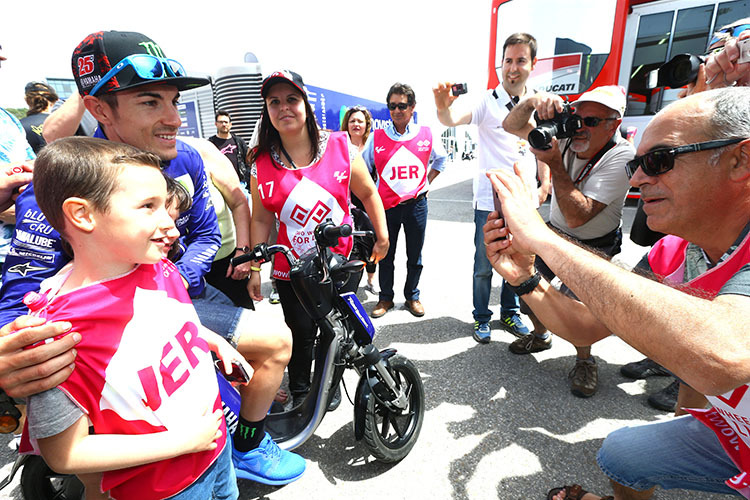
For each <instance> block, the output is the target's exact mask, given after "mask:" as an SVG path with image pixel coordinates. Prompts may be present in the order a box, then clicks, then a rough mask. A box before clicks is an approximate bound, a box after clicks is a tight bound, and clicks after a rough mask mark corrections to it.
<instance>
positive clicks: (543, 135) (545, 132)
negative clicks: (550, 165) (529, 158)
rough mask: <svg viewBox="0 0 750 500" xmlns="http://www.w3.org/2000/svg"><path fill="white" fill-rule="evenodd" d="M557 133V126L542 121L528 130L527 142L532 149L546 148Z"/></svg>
mask: <svg viewBox="0 0 750 500" xmlns="http://www.w3.org/2000/svg"><path fill="white" fill-rule="evenodd" d="M555 134H557V126H556V125H555V124H554V123H542V124H541V125H539V126H538V127H537V128H535V129H534V130H532V131H531V132H529V137H528V140H529V144H531V147H532V148H534V149H546V148H547V146H549V144H550V143H551V142H552V138H553V137H554V136H555Z"/></svg>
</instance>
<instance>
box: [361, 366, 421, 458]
mask: <svg viewBox="0 0 750 500" xmlns="http://www.w3.org/2000/svg"><path fill="white" fill-rule="evenodd" d="M388 362H389V365H390V372H391V376H392V377H393V378H394V380H395V381H396V384H397V385H398V387H399V388H402V389H403V391H404V393H405V394H406V399H407V406H406V408H405V409H403V410H392V409H390V408H388V406H386V405H385V404H384V403H383V402H382V401H380V400H378V398H377V397H375V395H374V394H370V398H369V400H368V402H367V413H366V414H365V428H364V438H365V443H366V444H367V447H368V448H369V450H370V452H371V453H372V454H373V456H375V458H377V459H378V460H380V461H381V462H385V463H394V462H398V461H399V460H402V459H403V458H404V457H405V456H406V455H408V454H409V452H410V451H411V449H412V448H413V447H414V444H415V443H416V442H417V438H418V437H419V431H420V430H421V429H422V420H423V419H424V386H423V385H422V377H420V376H419V371H418V370H417V367H416V366H414V363H412V362H411V361H409V359H407V358H405V357H403V356H401V355H398V354H397V355H395V356H393V357H392V358H390V359H389V360H388Z"/></svg>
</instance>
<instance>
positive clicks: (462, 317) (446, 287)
mask: <svg viewBox="0 0 750 500" xmlns="http://www.w3.org/2000/svg"><path fill="white" fill-rule="evenodd" d="M474 168H476V167H475V165H474V162H473V161H457V162H455V163H453V164H449V165H448V168H447V170H446V172H445V173H443V174H442V175H440V176H439V177H438V178H437V179H436V182H435V183H434V184H433V188H432V190H431V192H430V195H429V211H430V215H429V222H428V225H427V237H426V241H425V245H424V251H423V264H424V271H423V273H422V277H421V282H420V290H421V301H422V303H423V304H424V306H425V310H426V314H425V316H424V317H422V318H415V317H413V316H412V315H411V314H409V312H408V311H407V310H406V309H405V308H404V305H403V296H402V292H401V289H402V287H403V282H404V277H405V265H406V255H405V252H404V240H403V237H401V239H400V241H399V245H398V253H397V257H396V286H395V289H396V307H395V309H394V310H392V311H390V312H389V313H387V314H386V315H385V316H383V317H382V318H379V319H376V320H373V323H374V324H375V326H376V329H377V333H376V337H375V345H376V346H377V347H378V348H381V349H382V348H385V347H395V348H397V349H398V351H399V352H400V353H401V354H403V355H405V356H407V357H408V358H410V359H411V360H412V361H414V363H415V364H416V366H417V367H418V369H419V371H420V373H421V375H422V378H423V380H424V385H425V394H426V402H425V404H426V410H425V418H424V425H423V427H422V432H421V435H420V437H419V440H418V442H417V444H416V446H415V447H414V449H413V450H412V451H411V453H410V454H409V455H408V456H407V457H406V458H405V459H404V460H403V461H401V462H400V463H397V464H392V465H384V464H381V463H378V462H376V461H374V460H373V458H372V457H371V456H369V454H368V452H367V449H366V447H365V446H364V444H363V443H362V442H357V441H355V438H354V433H353V429H352V424H351V422H352V405H351V404H350V403H349V402H348V401H347V396H346V394H344V401H343V402H342V404H341V406H340V407H339V408H338V409H337V410H336V411H334V412H331V413H329V414H327V416H326V417H325V419H324V420H323V422H322V424H321V425H320V427H319V428H318V430H317V431H316V433H315V435H314V436H313V437H312V438H311V439H310V440H308V441H307V442H306V443H305V444H304V445H302V446H301V447H300V448H298V449H297V452H299V453H300V454H301V455H302V456H303V457H305V458H306V459H307V471H306V473H305V475H304V476H303V477H302V478H301V479H300V480H298V481H296V482H295V483H292V484H289V485H287V486H283V487H270V486H264V485H259V484H256V483H253V482H249V481H243V480H241V481H240V492H241V494H240V498H241V499H269V500H286V499H294V500H298V499H301V498H309V499H349V498H358V499H382V498H387V499H389V500H397V499H420V500H421V499H431V500H438V499H495V498H502V499H540V500H541V499H544V498H545V495H546V492H547V490H549V489H550V488H552V487H554V486H560V485H563V484H570V483H572V482H576V483H580V484H581V485H583V486H584V488H585V489H587V490H589V491H592V492H595V493H600V494H611V490H610V488H609V485H608V480H607V479H606V477H605V476H604V475H603V474H602V473H601V472H600V470H599V468H598V467H597V465H596V461H595V457H596V451H597V449H598V448H599V446H600V444H601V442H602V440H603V439H604V437H605V436H606V435H607V434H608V433H609V432H611V431H613V430H615V429H617V428H620V427H623V426H626V425H638V424H642V423H646V422H653V421H659V420H665V419H669V418H671V417H670V416H669V415H668V414H666V413H664V412H660V411H658V410H654V409H652V408H650V407H649V406H648V404H647V403H646V398H647V396H648V394H649V393H651V392H654V391H657V390H659V389H662V388H663V387H665V386H666V385H667V384H668V383H669V379H667V378H665V377H656V378H651V379H648V380H646V381H631V380H629V379H626V378H624V377H622V376H621V375H620V373H619V368H620V366H622V365H623V364H625V363H628V362H630V361H636V360H638V359H641V358H642V357H643V356H641V355H640V354H639V353H638V352H636V351H635V350H634V349H632V348H631V347H629V346H628V345H626V344H625V343H624V342H622V341H620V340H619V339H617V338H615V337H610V338H608V339H605V340H603V341H601V342H599V343H597V344H596V345H595V346H594V347H593V354H594V356H595V357H596V359H597V363H598V366H599V389H598V392H597V393H596V395H595V396H593V397H592V398H589V399H579V398H577V397H575V396H573V395H572V394H570V391H569V388H568V382H567V374H568V371H569V370H570V369H571V368H572V366H573V357H574V355H575V350H574V349H573V347H572V346H571V345H570V344H569V343H567V342H565V341H563V340H561V339H559V338H554V340H553V347H552V349H550V350H548V351H545V352H542V353H538V354H533V355H527V356H517V355H514V354H512V353H510V352H509V351H508V344H509V343H510V342H512V341H513V340H514V339H515V338H514V337H513V336H511V335H510V334H509V333H506V332H504V331H503V330H502V329H500V326H499V321H498V315H499V312H498V309H499V301H500V279H499V278H497V279H496V280H493V289H492V296H491V300H490V304H491V308H492V310H493V311H494V312H495V315H494V316H493V321H492V323H491V327H492V342H490V343H489V344H487V345H480V344H477V343H476V342H474V340H473V339H472V338H471V334H472V325H473V318H472V315H471V311H472V309H473V306H472V298H471V282H472V266H473V253H474V245H473V232H474V224H473V211H472V206H471V199H472V180H471V178H472V175H473V172H474ZM547 210H548V206H545V207H542V212H543V214H544V213H545V212H546V211H547ZM633 213H634V208H633V206H626V208H625V214H624V221H625V225H624V229H625V232H626V234H627V233H628V232H629V228H630V224H631V223H632V218H633ZM645 250H646V249H644V248H643V247H638V246H637V245H635V244H633V243H632V242H630V240H629V238H628V237H627V236H626V237H625V242H624V249H623V253H622V254H621V255H620V256H618V258H617V260H618V261H619V262H621V263H622V265H624V266H631V267H632V265H634V264H635V263H636V262H637V261H638V260H639V258H640V257H641V256H642V255H643V253H644V252H645ZM363 282H364V280H363ZM266 286H267V285H266ZM359 297H360V299H361V300H362V301H363V303H364V304H365V307H366V308H367V309H368V311H369V310H372V308H373V307H374V306H375V303H376V302H377V296H376V295H372V294H370V293H368V292H365V291H364V289H362V288H360V290H359ZM256 314H277V315H281V314H282V312H281V307H280V306H277V305H271V304H269V303H268V302H267V301H263V302H261V303H260V304H258V307H257V312H256ZM344 380H345V385H346V388H347V389H348V392H349V394H350V395H351V396H352V397H353V395H354V389H355V384H356V379H355V378H353V377H352V376H351V374H349V376H345V379H344ZM0 439H3V441H2V443H0V444H2V446H0V449H1V452H0V464H5V465H4V466H3V467H2V470H0V476H5V475H6V474H7V472H8V471H9V468H10V464H11V463H12V461H13V459H14V453H13V452H12V450H11V449H10V448H9V447H8V446H5V444H6V443H7V442H8V439H7V438H5V437H3V438H0ZM19 475H20V474H19ZM21 498H22V497H21V493H20V489H19V488H18V478H16V480H15V481H14V482H13V483H12V484H11V486H9V487H8V488H6V489H5V490H3V491H2V492H0V500H2V499H21ZM654 498H657V499H670V500H676V499H699V498H700V499H709V500H712V499H718V498H724V497H723V496H720V495H708V494H704V493H689V492H685V491H679V490H673V491H659V492H657V494H656V495H655V496H654Z"/></svg>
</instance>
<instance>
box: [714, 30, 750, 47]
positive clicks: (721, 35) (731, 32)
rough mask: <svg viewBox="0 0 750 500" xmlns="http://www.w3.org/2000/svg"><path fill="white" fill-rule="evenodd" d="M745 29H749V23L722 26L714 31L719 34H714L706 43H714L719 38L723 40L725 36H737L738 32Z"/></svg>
mask: <svg viewBox="0 0 750 500" xmlns="http://www.w3.org/2000/svg"><path fill="white" fill-rule="evenodd" d="M745 30H750V24H740V25H739V26H731V27H729V28H724V29H721V30H719V31H717V32H716V33H719V35H716V36H714V37H713V38H712V39H711V41H710V42H709V43H708V46H709V47H710V46H711V45H713V44H715V43H716V42H719V41H721V40H724V39H725V38H727V37H729V36H731V37H734V38H737V37H738V36H740V33H742V32H743V31H745Z"/></svg>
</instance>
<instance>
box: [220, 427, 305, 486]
mask: <svg viewBox="0 0 750 500" xmlns="http://www.w3.org/2000/svg"><path fill="white" fill-rule="evenodd" d="M232 463H233V464H234V470H235V473H236V474H237V477H238V478H241V479H249V480H251V481H255V482H258V483H263V484H270V485H274V486H278V485H281V484H287V483H291V482H292V481H296V480H297V479H299V478H300V477H302V474H303V473H304V472H305V467H306V464H305V459H304V458H302V457H301V456H299V455H297V454H296V453H292V452H291V451H285V450H282V449H281V448H279V445H277V444H276V443H275V442H274V441H273V439H271V436H270V435H269V434H268V433H267V432H266V435H265V437H263V441H261V442H260V446H258V447H257V448H255V449H254V450H250V451H247V452H244V453H243V452H240V451H237V450H235V449H234V447H232Z"/></svg>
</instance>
